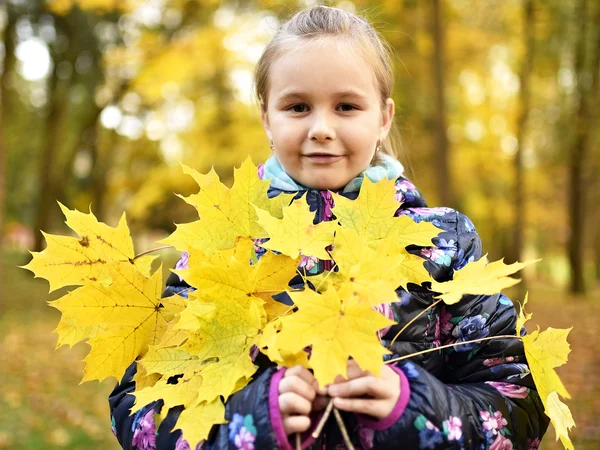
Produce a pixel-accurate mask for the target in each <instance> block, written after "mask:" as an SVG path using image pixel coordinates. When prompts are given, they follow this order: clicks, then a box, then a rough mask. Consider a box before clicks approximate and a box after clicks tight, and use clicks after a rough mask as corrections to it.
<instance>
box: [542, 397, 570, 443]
mask: <svg viewBox="0 0 600 450" xmlns="http://www.w3.org/2000/svg"><path fill="white" fill-rule="evenodd" d="M546 402H547V405H546V415H547V416H548V417H550V419H551V420H552V424H553V425H554V429H555V430H556V440H558V439H559V438H560V440H561V442H562V443H563V446H564V447H565V448H566V449H567V450H574V447H573V443H572V442H571V439H570V438H569V430H570V429H571V428H573V427H574V426H575V421H574V420H573V415H572V414H571V410H570V409H569V407H568V406H567V405H565V404H564V403H563V402H561V401H560V399H559V398H558V393H557V392H551V393H550V394H548V398H547V399H546Z"/></svg>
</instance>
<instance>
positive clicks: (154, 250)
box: [133, 245, 174, 259]
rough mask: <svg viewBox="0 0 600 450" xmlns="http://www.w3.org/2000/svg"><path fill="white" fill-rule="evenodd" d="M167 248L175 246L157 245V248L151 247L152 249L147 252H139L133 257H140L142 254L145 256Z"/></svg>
mask: <svg viewBox="0 0 600 450" xmlns="http://www.w3.org/2000/svg"><path fill="white" fill-rule="evenodd" d="M167 248H174V247H173V246H172V245H165V246H163V247H156V248H151V249H150V250H146V251H145V252H142V253H138V254H137V255H135V256H134V257H133V259H138V258H139V257H140V256H144V255H147V254H148V253H153V252H157V251H159V250H165V249H167Z"/></svg>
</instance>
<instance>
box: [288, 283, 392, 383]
mask: <svg viewBox="0 0 600 450" xmlns="http://www.w3.org/2000/svg"><path fill="white" fill-rule="evenodd" d="M290 295H291V297H292V299H293V301H294V303H295V304H296V306H298V311H297V312H296V313H294V314H290V315H288V316H285V317H283V318H282V319H281V322H282V329H281V332H280V333H279V335H278V337H277V345H279V347H280V348H285V349H286V350H287V351H288V352H289V353H297V352H299V351H300V350H302V349H303V348H305V347H306V346H308V345H312V353H311V358H310V360H309V367H310V368H312V369H313V370H314V373H315V378H316V379H317V381H318V382H319V385H320V386H324V385H326V384H329V383H331V382H333V380H334V379H335V377H336V376H337V375H340V374H341V375H343V376H346V367H347V362H348V358H349V357H352V358H354V359H355V360H356V362H357V363H358V365H359V366H360V367H361V368H362V369H363V370H370V371H371V372H373V373H374V374H376V375H377V376H379V373H380V368H381V365H382V364H383V355H385V354H386V353H389V351H388V350H387V349H386V348H385V347H383V345H381V343H380V342H379V340H378V339H377V335H376V333H377V331H378V330H380V329H382V328H385V327H387V326H389V325H392V324H393V323H394V322H392V321H391V320H389V319H387V318H386V317H384V316H383V315H382V314H380V313H378V312H377V311H374V310H373V309H372V307H371V306H370V305H369V304H366V303H364V302H356V301H354V300H353V299H352V298H350V299H341V298H340V296H339V293H338V291H337V290H336V289H331V288H330V289H328V290H327V291H325V292H324V293H323V294H322V295H320V294H317V293H316V292H314V291H312V290H305V291H303V292H291V293H290Z"/></svg>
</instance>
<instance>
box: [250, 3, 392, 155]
mask: <svg viewBox="0 0 600 450" xmlns="http://www.w3.org/2000/svg"><path fill="white" fill-rule="evenodd" d="M327 38H340V39H345V40H347V41H348V42H349V43H350V45H352V46H353V47H354V48H355V49H356V50H357V51H358V52H359V54H360V55H361V56H362V57H363V58H364V59H365V61H366V62H367V63H369V66H370V67H371V69H372V70H373V73H374V75H375V79H376V81H377V86H378V88H379V94H380V97H381V111H382V114H383V113H384V111H385V109H386V101H387V99H388V98H389V97H391V95H392V89H393V87H394V69H393V64H392V58H391V56H392V54H393V50H392V48H391V47H390V45H389V44H388V43H387V41H386V40H385V39H384V38H382V37H381V36H380V35H379V33H378V32H377V31H376V30H375V29H374V28H373V27H372V26H371V25H370V24H369V22H368V21H367V20H366V19H364V18H362V17H359V16H356V15H354V14H352V13H351V12H348V11H344V10H342V9H338V8H332V7H329V6H323V5H319V6H313V7H310V8H306V9H303V10H301V11H299V12H297V13H296V14H295V15H294V16H293V17H292V18H291V19H289V20H287V21H286V22H284V23H283V24H282V25H281V26H280V27H279V29H278V30H277V32H276V33H275V36H274V37H273V38H272V39H271V41H270V42H269V43H268V44H267V46H266V48H265V50H264V51H263V54H262V55H261V57H260V59H259V60H258V63H257V64H256V68H255V71H254V87H255V95H256V97H257V99H258V101H259V103H260V105H261V108H262V109H263V110H264V111H266V110H267V97H268V95H267V94H268V92H269V69H270V68H271V66H272V65H273V63H274V62H275V61H277V59H278V58H279V57H280V56H281V55H282V54H284V53H285V52H286V51H289V49H290V47H292V46H294V45H303V46H306V45H318V44H319V43H322V42H323V41H324V40H325V39H327ZM381 151H383V152H385V153H387V154H390V155H392V156H395V157H398V156H399V154H401V153H402V143H401V140H400V137H399V133H398V131H397V129H396V128H395V126H394V124H393V123H392V128H391V129H390V132H389V133H388V136H387V137H386V139H384V141H383V142H382V145H381Z"/></svg>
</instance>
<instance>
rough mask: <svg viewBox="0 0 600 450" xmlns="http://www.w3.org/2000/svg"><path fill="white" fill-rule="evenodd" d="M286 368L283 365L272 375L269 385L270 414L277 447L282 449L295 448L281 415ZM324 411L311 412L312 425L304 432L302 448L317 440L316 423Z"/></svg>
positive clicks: (292, 449)
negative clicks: (280, 392)
mask: <svg viewBox="0 0 600 450" xmlns="http://www.w3.org/2000/svg"><path fill="white" fill-rule="evenodd" d="M285 371H286V368H285V367H282V368H281V369H279V370H278V371H277V372H275V373H274V374H273V376H272V377H271V385H270V386H269V416H270V417H271V426H272V427H273V433H275V440H276V441H277V448H278V449H280V450H295V446H292V444H291V443H290V441H289V439H288V437H287V435H286V434H285V430H284V429H283V418H282V417H281V411H280V410H279V383H280V382H281V379H282V378H283V376H284V375H285ZM322 415H323V412H320V413H319V414H318V415H312V414H311V418H310V419H311V427H310V428H309V429H308V430H307V431H305V432H304V433H302V436H301V437H302V448H303V449H305V448H308V447H310V446H311V445H312V443H313V442H314V441H315V438H314V437H312V433H313V431H314V429H315V428H316V425H317V424H318V423H319V421H320V420H321V416H322Z"/></svg>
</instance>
